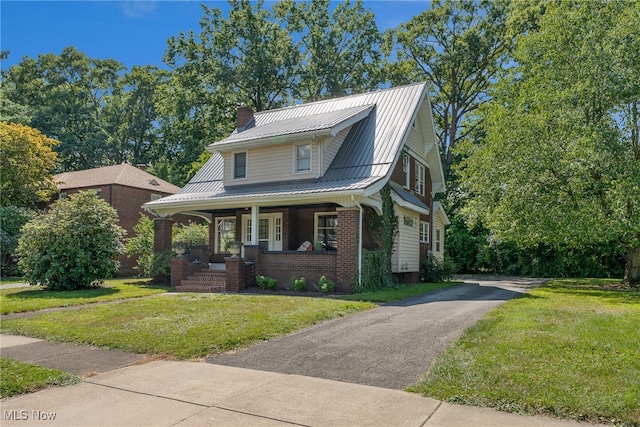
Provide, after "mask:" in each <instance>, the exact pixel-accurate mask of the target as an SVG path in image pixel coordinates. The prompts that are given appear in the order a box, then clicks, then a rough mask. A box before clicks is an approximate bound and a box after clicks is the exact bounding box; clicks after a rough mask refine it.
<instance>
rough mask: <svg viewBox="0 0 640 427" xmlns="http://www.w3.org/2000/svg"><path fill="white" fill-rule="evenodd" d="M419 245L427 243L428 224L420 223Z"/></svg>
mask: <svg viewBox="0 0 640 427" xmlns="http://www.w3.org/2000/svg"><path fill="white" fill-rule="evenodd" d="M420 243H429V223H428V222H424V221H420Z"/></svg>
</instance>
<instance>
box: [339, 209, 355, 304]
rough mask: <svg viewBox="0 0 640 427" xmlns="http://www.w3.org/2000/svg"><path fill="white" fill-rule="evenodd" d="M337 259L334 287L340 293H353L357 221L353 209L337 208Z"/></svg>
mask: <svg viewBox="0 0 640 427" xmlns="http://www.w3.org/2000/svg"><path fill="white" fill-rule="evenodd" d="M337 211H338V257H337V260H336V280H335V282H336V285H337V286H338V289H339V290H340V291H342V292H353V284H354V283H355V281H356V280H357V278H358V277H357V275H358V270H357V268H358V267H357V262H358V219H359V215H360V211H359V210H358V209H355V208H338V209H337Z"/></svg>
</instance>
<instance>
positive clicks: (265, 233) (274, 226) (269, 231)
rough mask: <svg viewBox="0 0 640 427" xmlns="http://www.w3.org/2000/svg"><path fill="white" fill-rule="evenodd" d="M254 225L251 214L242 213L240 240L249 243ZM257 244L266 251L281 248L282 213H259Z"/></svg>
mask: <svg viewBox="0 0 640 427" xmlns="http://www.w3.org/2000/svg"><path fill="white" fill-rule="evenodd" d="M253 232H254V227H253V224H252V223H251V215H242V241H243V242H244V244H245V245H250V244H251V237H252V236H253V234H252V233H253ZM257 232H258V246H260V247H261V248H262V249H264V250H266V251H281V250H282V214H281V213H275V214H261V215H260V216H259V218H258V230H257Z"/></svg>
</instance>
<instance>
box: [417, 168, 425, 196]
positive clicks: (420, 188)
mask: <svg viewBox="0 0 640 427" xmlns="http://www.w3.org/2000/svg"><path fill="white" fill-rule="evenodd" d="M416 193H418V194H420V195H421V196H424V166H423V165H421V164H420V163H418V162H416Z"/></svg>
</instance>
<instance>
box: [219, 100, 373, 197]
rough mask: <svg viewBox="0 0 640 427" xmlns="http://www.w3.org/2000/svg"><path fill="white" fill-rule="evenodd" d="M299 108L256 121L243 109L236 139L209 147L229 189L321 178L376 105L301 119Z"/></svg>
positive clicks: (261, 116) (256, 117)
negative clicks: (219, 160) (221, 163)
mask: <svg viewBox="0 0 640 427" xmlns="http://www.w3.org/2000/svg"><path fill="white" fill-rule="evenodd" d="M295 108H296V107H291V108H286V109H282V110H272V111H268V112H264V113H256V114H255V115H254V114H253V112H252V111H250V109H248V107H246V106H241V107H239V109H238V127H237V129H236V130H235V131H234V133H232V134H231V135H230V136H229V137H228V138H226V139H223V140H221V141H218V142H216V143H214V144H211V145H209V146H208V147H207V150H209V151H210V152H212V153H220V155H221V156H222V158H223V161H224V185H225V186H227V185H229V186H233V185H242V184H256V183H264V182H279V181H292V180H300V179H317V178H320V177H322V176H323V175H324V173H325V172H326V171H327V169H328V168H329V166H330V165H331V162H332V161H333V159H334V158H335V156H336V154H337V153H338V151H339V150H340V147H341V146H342V142H343V141H344V140H345V138H346V136H347V135H348V134H349V131H350V130H351V128H352V126H353V125H354V124H355V123H358V122H360V121H361V120H364V119H365V118H367V117H368V116H369V113H370V112H371V110H373V108H374V105H373V104H370V105H360V106H356V107H350V108H343V109H339V110H334V111H328V112H317V113H315V114H308V112H305V115H300V116H296V114H295ZM247 110H248V111H247ZM266 116H268V118H265V117H266Z"/></svg>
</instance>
